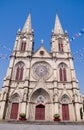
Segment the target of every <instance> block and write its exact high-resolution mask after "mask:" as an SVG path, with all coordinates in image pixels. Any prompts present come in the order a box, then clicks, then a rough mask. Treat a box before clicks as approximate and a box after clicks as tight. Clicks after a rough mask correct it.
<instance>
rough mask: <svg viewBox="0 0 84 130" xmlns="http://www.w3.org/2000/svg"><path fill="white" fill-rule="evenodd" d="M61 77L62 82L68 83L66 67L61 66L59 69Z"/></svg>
mask: <svg viewBox="0 0 84 130" xmlns="http://www.w3.org/2000/svg"><path fill="white" fill-rule="evenodd" d="M59 76H60V81H67V75H66V67H65V65H61V66H60V68H59Z"/></svg>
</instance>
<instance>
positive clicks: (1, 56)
mask: <svg viewBox="0 0 84 130" xmlns="http://www.w3.org/2000/svg"><path fill="white" fill-rule="evenodd" d="M0 59H9V56H7V55H5V54H0Z"/></svg>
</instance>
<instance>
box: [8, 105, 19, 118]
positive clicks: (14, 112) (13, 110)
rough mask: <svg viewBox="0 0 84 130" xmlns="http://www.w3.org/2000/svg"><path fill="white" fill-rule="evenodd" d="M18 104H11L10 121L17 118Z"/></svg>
mask: <svg viewBox="0 0 84 130" xmlns="http://www.w3.org/2000/svg"><path fill="white" fill-rule="evenodd" d="M18 108H19V104H18V103H12V107H11V115H10V119H17V117H18Z"/></svg>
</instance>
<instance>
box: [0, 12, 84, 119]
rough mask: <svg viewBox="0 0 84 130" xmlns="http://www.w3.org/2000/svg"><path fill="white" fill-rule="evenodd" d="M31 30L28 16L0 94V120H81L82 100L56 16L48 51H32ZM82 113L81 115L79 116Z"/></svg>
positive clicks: (69, 54) (83, 99) (16, 41)
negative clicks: (54, 118) (23, 115)
mask: <svg viewBox="0 0 84 130" xmlns="http://www.w3.org/2000/svg"><path fill="white" fill-rule="evenodd" d="M33 48H34V31H33V29H32V26H31V15H30V14H29V16H28V18H27V20H26V23H25V25H24V27H23V29H22V31H20V30H18V33H17V36H16V40H15V44H14V49H13V52H12V54H11V56H10V63H9V67H8V69H7V73H6V76H5V78H4V82H3V87H2V91H1V95H0V119H1V120H3V119H7V120H10V119H15V120H17V119H19V114H20V113H25V114H26V118H27V119H28V120H30V121H35V120H45V121H52V120H53V116H54V114H59V115H60V118H61V120H62V121H66V120H68V121H81V120H83V110H84V106H83V102H84V98H83V96H82V95H81V93H80V90H79V87H78V81H77V79H76V74H75V69H74V65H73V57H72V55H71V51H70V44H69V39H68V34H67V32H64V31H63V29H62V26H61V23H60V20H59V17H58V15H56V20H55V26H54V29H53V31H52V36H51V51H50V52H48V51H47V50H46V49H45V47H44V46H43V45H41V47H40V48H39V49H38V50H37V51H36V52H34V50H33ZM81 113H82V114H81Z"/></svg>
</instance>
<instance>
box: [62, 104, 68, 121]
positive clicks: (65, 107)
mask: <svg viewBox="0 0 84 130" xmlns="http://www.w3.org/2000/svg"><path fill="white" fill-rule="evenodd" d="M62 119H63V120H69V107H68V104H62Z"/></svg>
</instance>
